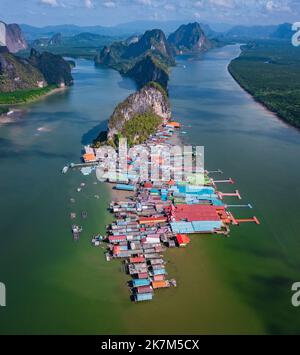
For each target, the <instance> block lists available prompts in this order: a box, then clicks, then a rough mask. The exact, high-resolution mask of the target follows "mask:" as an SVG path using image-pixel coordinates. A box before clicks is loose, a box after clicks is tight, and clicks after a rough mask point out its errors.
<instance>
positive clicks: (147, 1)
mask: <svg viewBox="0 0 300 355" xmlns="http://www.w3.org/2000/svg"><path fill="white" fill-rule="evenodd" d="M135 1H136V2H137V3H138V4H141V5H147V6H151V5H152V0H135Z"/></svg>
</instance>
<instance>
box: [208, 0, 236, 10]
mask: <svg viewBox="0 0 300 355" xmlns="http://www.w3.org/2000/svg"><path fill="white" fill-rule="evenodd" d="M209 2H210V3H211V4H212V5H217V6H223V7H228V8H230V9H232V8H234V7H235V3H234V1H233V0H209Z"/></svg>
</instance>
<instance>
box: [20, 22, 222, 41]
mask: <svg viewBox="0 0 300 355" xmlns="http://www.w3.org/2000/svg"><path fill="white" fill-rule="evenodd" d="M182 22H183V21H135V22H129V23H124V24H120V25H116V26H113V27H105V26H76V25H57V26H45V27H34V26H30V25H26V24H22V25H20V28H21V29H22V31H23V33H24V36H25V37H26V39H27V40H28V41H34V40H36V39H40V38H43V37H44V38H45V37H47V38H50V37H52V36H54V35H55V34H56V33H61V34H62V36H64V37H71V36H75V35H78V34H80V33H83V32H85V33H87V32H89V33H94V34H98V35H102V36H112V37H115V36H118V37H119V36H127V37H129V36H131V35H133V34H142V33H144V32H145V31H147V30H149V29H153V28H159V29H161V30H162V31H163V32H165V33H166V34H170V33H171V32H174V31H175V30H176V29H177V28H178V27H179V26H181V25H182ZM201 27H202V28H203V30H204V31H205V33H206V35H207V36H208V37H214V36H216V35H217V33H218V32H216V31H214V30H212V29H211V27H210V26H209V25H207V24H201Z"/></svg>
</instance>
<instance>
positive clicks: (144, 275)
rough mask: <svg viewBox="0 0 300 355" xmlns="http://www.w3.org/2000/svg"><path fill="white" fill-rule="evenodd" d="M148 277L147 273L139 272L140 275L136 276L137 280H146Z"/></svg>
mask: <svg viewBox="0 0 300 355" xmlns="http://www.w3.org/2000/svg"><path fill="white" fill-rule="evenodd" d="M148 277H149V275H148V274H147V272H141V273H140V274H138V278H139V279H147V278H148Z"/></svg>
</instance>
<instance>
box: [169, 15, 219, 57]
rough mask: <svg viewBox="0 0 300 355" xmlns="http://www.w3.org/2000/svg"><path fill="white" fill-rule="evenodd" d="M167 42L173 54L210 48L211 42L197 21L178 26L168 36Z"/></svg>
mask: <svg viewBox="0 0 300 355" xmlns="http://www.w3.org/2000/svg"><path fill="white" fill-rule="evenodd" d="M168 42H169V43H170V45H171V46H172V48H173V50H174V52H175V54H181V53H189V52H200V51H206V50H208V49H210V48H212V43H211V42H210V41H209V40H208V38H207V37H206V35H205V33H204V32H203V30H202V28H201V26H200V24H199V23H197V22H195V23H189V24H188V25H182V26H180V27H179V28H178V30H177V31H175V32H174V33H172V34H171V35H170V36H169V38H168Z"/></svg>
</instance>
